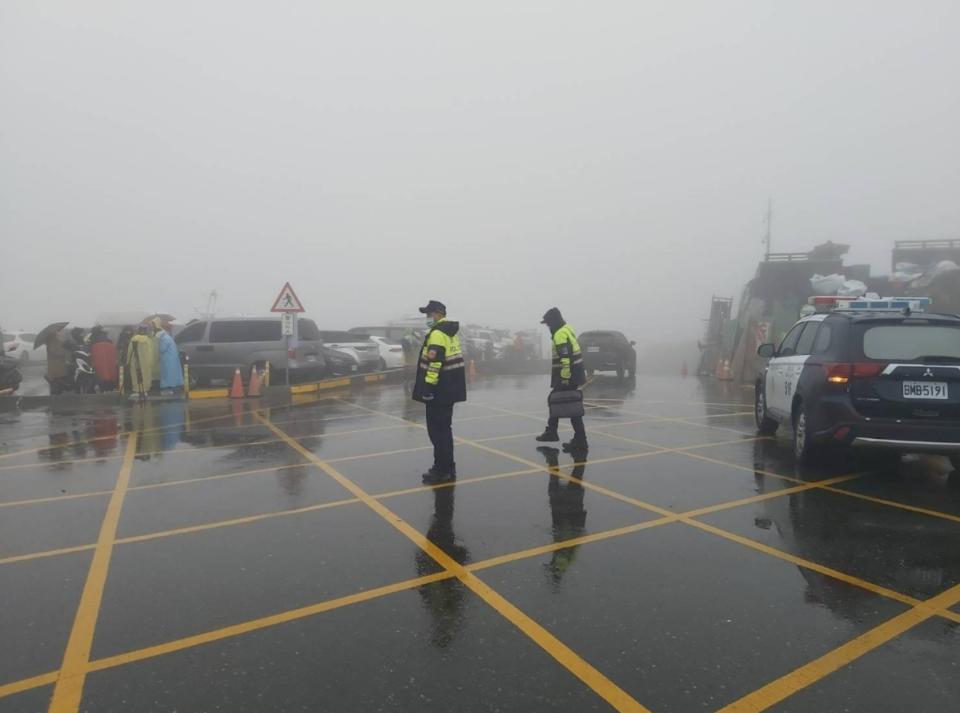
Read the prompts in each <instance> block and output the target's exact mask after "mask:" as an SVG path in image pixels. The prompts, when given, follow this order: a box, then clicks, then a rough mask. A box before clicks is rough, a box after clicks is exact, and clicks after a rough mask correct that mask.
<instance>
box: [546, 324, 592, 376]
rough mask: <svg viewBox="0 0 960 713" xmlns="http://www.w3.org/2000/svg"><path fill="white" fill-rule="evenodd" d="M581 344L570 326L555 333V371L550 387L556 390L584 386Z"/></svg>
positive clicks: (552, 374) (566, 325) (563, 327)
mask: <svg viewBox="0 0 960 713" xmlns="http://www.w3.org/2000/svg"><path fill="white" fill-rule="evenodd" d="M586 380H587V378H586V373H585V372H584V369H583V354H581V353H580V342H578V341H577V335H576V334H574V333H573V330H572V329H571V328H570V325H569V324H565V325H563V326H562V327H560V329H558V330H557V331H556V332H554V333H553V370H552V373H551V379H550V385H551V387H552V388H554V389H558V388H563V387H568V386H569V387H577V386H582V385H583V384H584V383H585V382H586Z"/></svg>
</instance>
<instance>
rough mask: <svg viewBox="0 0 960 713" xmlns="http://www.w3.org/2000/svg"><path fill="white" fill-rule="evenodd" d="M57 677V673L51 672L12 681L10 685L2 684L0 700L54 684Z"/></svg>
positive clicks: (58, 673)
mask: <svg viewBox="0 0 960 713" xmlns="http://www.w3.org/2000/svg"><path fill="white" fill-rule="evenodd" d="M59 675H60V672H59V671H51V672H50V673H43V674H40V675H39V676H33V677H31V678H24V679H21V680H19V681H13V682H12V683H7V684H4V685H2V686H0V698H6V697H7V696H12V695H14V694H15V693H23V692H24V691H29V690H31V689H34V688H40V686H48V685H50V684H51V683H56V682H57V676H59Z"/></svg>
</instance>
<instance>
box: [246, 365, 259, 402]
mask: <svg viewBox="0 0 960 713" xmlns="http://www.w3.org/2000/svg"><path fill="white" fill-rule="evenodd" d="M259 395H260V372H259V371H257V367H256V366H254V367H253V368H251V369H250V385H249V386H247V396H259Z"/></svg>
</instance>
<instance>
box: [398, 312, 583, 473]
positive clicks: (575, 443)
mask: <svg viewBox="0 0 960 713" xmlns="http://www.w3.org/2000/svg"><path fill="white" fill-rule="evenodd" d="M420 312H421V314H424V315H426V317H427V328H428V331H427V335H426V337H425V338H424V340H423V344H422V346H421V348H420V360H419V362H418V364H417V375H416V381H415V383H414V387H413V399H414V401H420V402H422V403H423V404H424V405H425V407H426V422H427V433H428V434H429V436H430V442H431V444H432V445H433V466H431V468H430V469H429V470H428V471H427V472H426V473H424V474H423V482H424V483H426V484H428V485H430V484H439V483H446V482H450V481H453V480H456V478H457V464H456V462H455V461H454V455H453V407H454V404H457V403H460V402H462V401H466V400H467V380H466V372H465V366H466V364H465V362H464V358H463V349H462V348H461V346H460V338H459V336H457V335H458V332H459V331H460V323H459V322H453V321H450V320H448V319H447V308H446V306H445V305H444V304H443V303H442V302H438V301H436V300H430V302H429V303H428V304H427V305H426V306H425V307H421V308H420ZM541 324H545V325H547V327H548V328H549V329H550V336H551V342H552V344H553V367H552V371H551V380H550V386H551V389H552V390H553V391H554V392H560V391H575V390H577V389H579V388H580V387H581V386H582V385H583V384H584V383H585V382H586V373H585V370H584V367H583V354H582V353H581V352H580V344H579V342H578V341H577V337H576V335H575V334H574V332H573V329H571V328H570V326H569V325H568V324H567V323H566V322H565V321H564V319H563V315H562V314H561V313H560V310H559V309H557V308H556V307H553V308H551V309H549V310H547V312H546V314H544V315H543V320H542V321H541ZM559 421H560V419H559V417H555V416H551V417H550V418H549V419H548V421H547V427H546V429H545V430H544V432H543V433H542V434H540V435H539V436H537V439H536V440H537V441H539V442H541V443H543V442H551V441H559V440H560V435H559V432H558V427H559ZM570 421H571V424H572V426H573V430H574V436H573V438H572V439H571V440H570V441H568V442H567V443H564V444H563V449H564V450H565V451H567V452H569V453H573V454H575V455H576V454H585V453H586V452H587V449H588V448H589V446H588V444H587V433H586V430H585V428H584V425H583V417H582V416H573V417H571V418H570Z"/></svg>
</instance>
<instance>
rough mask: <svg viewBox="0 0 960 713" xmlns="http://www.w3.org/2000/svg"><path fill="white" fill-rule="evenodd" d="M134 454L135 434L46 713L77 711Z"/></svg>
mask: <svg viewBox="0 0 960 713" xmlns="http://www.w3.org/2000/svg"><path fill="white" fill-rule="evenodd" d="M136 450H137V434H135V433H134V434H131V435H130V437H129V438H128V439H127V449H126V452H125V453H124V457H123V465H122V466H121V467H120V475H119V476H118V477H117V484H116V486H115V487H114V489H113V495H112V496H111V497H110V503H109V504H108V505H107V512H106V514H105V515H104V516H103V523H102V525H101V526H100V536H99V537H98V538H97V544H96V546H95V547H94V550H93V559H92V560H91V561H90V569H89V571H88V572H87V580H86V582H85V583H84V585H83V593H82V594H81V595H80V604H79V605H78V606H77V613H76V616H75V617H74V620H73V627H72V629H71V630H70V638H69V639H68V640H67V648H66V651H65V652H64V654H63V664H62V665H61V666H60V675H59V676H58V677H57V683H56V685H55V686H54V689H53V697H52V699H51V701H50V709H49V710H50V713H76V711H78V710H79V709H80V699H81V697H82V696H83V684H84V682H85V681H86V678H87V669H88V666H89V663H90V648H91V646H92V645H93V634H94V631H95V630H96V627H97V617H98V616H99V614H100V603H101V601H102V600H103V590H104V587H105V586H106V583H107V572H108V571H109V569H110V556H111V554H112V553H113V544H114V540H115V539H116V536H117V526H118V525H119V523H120V510H121V509H122V508H123V499H124V497H125V496H126V493H127V486H128V485H129V484H130V473H131V471H132V470H133V457H134V454H135V453H136Z"/></svg>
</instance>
